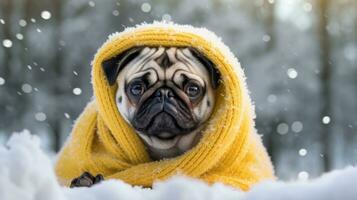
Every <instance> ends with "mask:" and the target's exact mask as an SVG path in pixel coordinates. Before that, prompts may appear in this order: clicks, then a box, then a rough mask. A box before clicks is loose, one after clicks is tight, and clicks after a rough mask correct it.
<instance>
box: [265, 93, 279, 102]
mask: <svg viewBox="0 0 357 200" xmlns="http://www.w3.org/2000/svg"><path fill="white" fill-rule="evenodd" d="M267 100H268V102H269V103H274V102H276V100H277V98H276V95H274V94H270V95H269V96H268V98H267Z"/></svg>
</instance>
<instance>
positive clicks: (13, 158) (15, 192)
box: [0, 131, 357, 200]
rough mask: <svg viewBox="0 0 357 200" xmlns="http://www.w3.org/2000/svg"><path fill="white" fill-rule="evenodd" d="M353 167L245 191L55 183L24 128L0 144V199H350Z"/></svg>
mask: <svg viewBox="0 0 357 200" xmlns="http://www.w3.org/2000/svg"><path fill="white" fill-rule="evenodd" d="M356 186H357V168H355V167H349V168H346V169H344V170H338V171H334V172H331V173H328V174H326V175H324V176H322V177H321V178H318V179H315V180H310V181H304V182H290V183H284V182H264V183H260V184H258V185H256V186H255V187H253V188H252V189H251V190H250V191H249V192H242V191H240V190H237V189H233V188H231V187H227V186H224V185H222V184H214V185H212V186H208V185H207V184H205V183H203V182H201V181H198V180H193V179H189V178H184V177H174V178H172V179H170V180H168V181H165V182H158V183H156V184H155V185H154V186H153V189H144V188H140V187H132V186H130V185H128V184H125V183H123V182H121V181H118V180H108V181H104V182H102V183H101V184H98V185H95V186H93V187H91V188H75V189H69V188H64V187H61V186H60V185H59V184H58V183H57V181H56V177H55V174H54V171H53V163H52V162H51V160H50V158H49V157H48V156H47V155H46V154H45V153H44V152H43V151H42V150H41V148H40V140H39V138H38V137H36V136H33V135H31V134H30V133H29V132H28V131H24V132H23V133H18V134H14V135H13V136H12V137H11V139H10V140H9V141H8V143H7V145H6V146H1V147H0V199H1V200H54V199H56V200H78V199H86V200H96V199H98V200H124V199H125V200H144V199H163V200H164V199H165V200H166V199H172V200H180V199H190V200H191V199H192V200H194V199H202V200H208V199H217V200H218V199H219V200H221V199H235V200H243V199H244V200H251V199H259V200H262V199H264V200H269V199H272V200H273V199H274V200H277V199H284V200H290V199H291V200H298V199H301V200H309V199H313V200H320V199H321V200H330V199H336V200H341V199H343V200H356V199H357V189H356Z"/></svg>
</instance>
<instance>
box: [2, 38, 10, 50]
mask: <svg viewBox="0 0 357 200" xmlns="http://www.w3.org/2000/svg"><path fill="white" fill-rule="evenodd" d="M2 45H3V46H4V47H6V48H11V47H12V41H11V40H9V39H5V40H3V41H2Z"/></svg>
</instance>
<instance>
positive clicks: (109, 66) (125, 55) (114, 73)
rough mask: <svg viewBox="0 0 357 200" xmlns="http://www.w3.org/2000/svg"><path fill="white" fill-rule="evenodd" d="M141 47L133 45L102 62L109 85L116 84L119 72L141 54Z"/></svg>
mask: <svg viewBox="0 0 357 200" xmlns="http://www.w3.org/2000/svg"><path fill="white" fill-rule="evenodd" d="M141 49H142V48H140V47H133V48H131V49H128V50H126V51H124V52H122V53H120V54H119V55H117V56H114V57H112V58H110V59H108V60H105V61H103V62H102V67H103V71H104V74H105V77H106V78H107V80H108V82H109V85H114V83H115V81H116V79H117V77H118V75H119V72H120V71H121V70H122V69H123V68H124V67H125V66H126V65H127V64H128V63H129V62H130V61H132V60H133V59H134V58H136V57H137V56H138V55H139V54H140V50H141Z"/></svg>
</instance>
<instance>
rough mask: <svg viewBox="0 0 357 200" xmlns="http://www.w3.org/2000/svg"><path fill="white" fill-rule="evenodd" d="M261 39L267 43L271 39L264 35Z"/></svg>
mask: <svg viewBox="0 0 357 200" xmlns="http://www.w3.org/2000/svg"><path fill="white" fill-rule="evenodd" d="M262 39H263V41H264V42H269V41H270V39H271V37H270V35H267V34H265V35H263V38H262Z"/></svg>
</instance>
